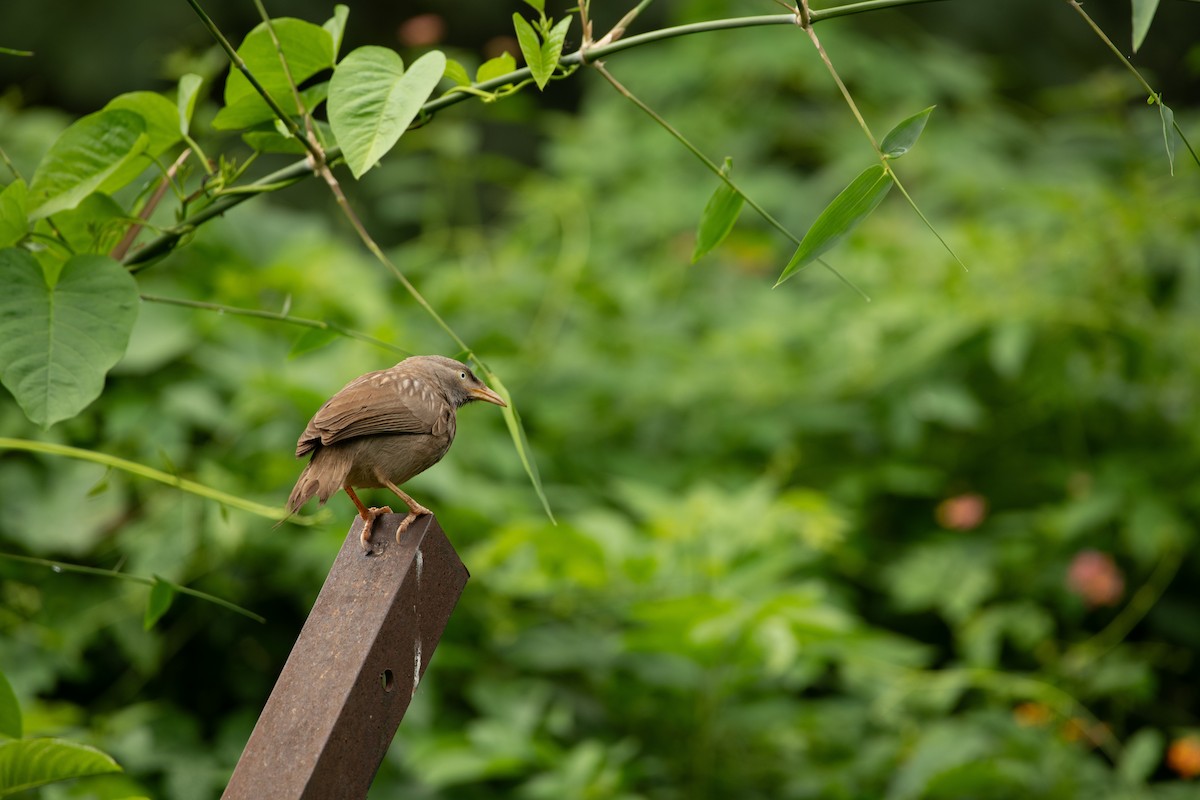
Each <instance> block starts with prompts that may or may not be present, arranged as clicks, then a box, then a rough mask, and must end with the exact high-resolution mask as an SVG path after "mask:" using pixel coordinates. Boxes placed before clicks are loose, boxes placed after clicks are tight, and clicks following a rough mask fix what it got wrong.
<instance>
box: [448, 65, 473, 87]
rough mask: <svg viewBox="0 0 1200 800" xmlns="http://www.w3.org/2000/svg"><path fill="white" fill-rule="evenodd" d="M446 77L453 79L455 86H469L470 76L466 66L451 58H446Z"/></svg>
mask: <svg viewBox="0 0 1200 800" xmlns="http://www.w3.org/2000/svg"><path fill="white" fill-rule="evenodd" d="M446 77H447V78H449V79H450V80H452V81H454V85H455V86H470V85H471V76H470V75H469V74H468V73H467V68H466V67H464V66H463V65H462V64H461V63H460V62H458V61H455V60H454V59H453V58H447V59H446Z"/></svg>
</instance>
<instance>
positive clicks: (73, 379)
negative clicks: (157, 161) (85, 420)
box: [0, 112, 138, 428]
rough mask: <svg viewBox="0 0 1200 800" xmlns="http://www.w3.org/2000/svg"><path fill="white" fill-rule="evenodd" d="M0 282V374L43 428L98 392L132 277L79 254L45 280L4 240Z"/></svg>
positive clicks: (125, 322) (118, 349)
mask: <svg viewBox="0 0 1200 800" xmlns="http://www.w3.org/2000/svg"><path fill="white" fill-rule="evenodd" d="M122 113H124V112H122ZM0 285H3V286H4V287H5V291H4V292H3V293H0V382H3V384H4V386H5V387H7V388H8V390H9V391H10V392H12V394H13V396H14V397H15V398H16V400H17V403H18V404H19V405H20V406H21V409H22V410H23V411H24V412H25V415H26V416H28V417H29V419H31V420H32V421H34V422H36V423H37V424H38V425H41V426H42V427H43V428H49V427H50V426H51V425H53V424H54V423H55V422H58V421H59V420H63V419H67V418H69V417H73V416H75V415H76V414H78V413H79V412H80V411H82V410H83V409H84V408H86V407H87V405H88V404H89V403H91V402H92V401H93V400H95V399H96V398H97V397H98V396H99V395H100V391H101V390H102V389H103V388H104V376H105V374H106V373H107V372H108V370H109V369H110V368H112V366H113V365H114V364H116V363H117V361H118V360H119V359H120V357H121V354H122V353H124V352H125V347H126V345H127V344H128V343H129V333H130V331H131V330H132V329H133V323H134V320H135V319H136V318H137V307H138V291H137V284H136V283H135V282H134V280H133V277H132V276H131V275H130V274H129V273H128V272H127V271H126V270H125V269H124V268H123V267H122V266H121V265H120V264H118V263H117V262H116V261H114V260H113V259H111V258H108V257H107V256H97V255H80V256H74V257H73V258H71V259H69V260H68V261H67V262H66V263H65V264H64V265H63V267H62V271H61V272H60V273H59V275H58V279H57V281H56V282H55V284H54V286H49V285H47V282H46V277H45V275H44V274H43V272H42V268H41V267H40V266H39V265H38V263H37V261H36V260H35V259H34V257H33V256H32V255H30V254H29V253H27V252H25V251H23V250H18V249H15V248H8V249H5V250H0Z"/></svg>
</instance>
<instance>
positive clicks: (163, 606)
mask: <svg viewBox="0 0 1200 800" xmlns="http://www.w3.org/2000/svg"><path fill="white" fill-rule="evenodd" d="M174 600H175V584H173V583H171V582H170V581H168V580H166V579H165V578H162V577H159V576H158V575H155V576H154V583H153V584H151V586H150V596H149V597H148V598H147V599H146V615H145V616H144V617H143V618H142V628H143V629H144V630H150V629H151V628H153V627H154V624H155V623H156V622H158V621H159V620H160V619H162V615H163V614H165V613H167V609H169V608H170V607H171V603H172V601H174Z"/></svg>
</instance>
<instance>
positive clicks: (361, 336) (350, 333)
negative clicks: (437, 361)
mask: <svg viewBox="0 0 1200 800" xmlns="http://www.w3.org/2000/svg"><path fill="white" fill-rule="evenodd" d="M141 297H142V299H143V300H145V301H146V302H147V303H165V304H167V305H173V306H183V307H184V308H196V309H201V310H203V311H214V312H216V313H218V314H229V315H231V316H238V317H253V318H255V319H268V320H271V321H273V322H286V323H287V324H289V325H297V326H299V327H302V328H313V329H315V330H322V331H332V332H334V333H336V334H339V335H341V336H345V337H346V338H348V339H357V340H358V341H360V342H366V343H367V344H372V345H375V346H376V347H378V348H381V349H383V350H387V351H389V352H392V353H396V354H399V355H403V356H409V355H412V353H410V352H409V351H407V350H405V349H403V348H400V347H397V346H396V345H394V344H391V343H389V342H385V341H383V340H382V339H376V338H375V337H374V336H368V335H367V334H365V333H362V332H361V331H356V330H354V329H352V328H346V327H343V326H341V325H338V324H337V323H336V322H326V321H325V320H320V319H305V318H304V317H293V316H291V315H289V314H283V313H280V312H278V311H263V310H261V309H256V308H237V307H235V306H226V305H222V304H220V303H206V302H203V301H200V300H184V299H182V298H176V297H159V296H157V295H149V294H144V295H142V296H141Z"/></svg>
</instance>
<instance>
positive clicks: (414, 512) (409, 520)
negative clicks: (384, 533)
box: [396, 505, 433, 543]
mask: <svg viewBox="0 0 1200 800" xmlns="http://www.w3.org/2000/svg"><path fill="white" fill-rule="evenodd" d="M431 514H433V512H432V511H430V510H429V509H428V508H425V506H421V505H419V506H417V507H416V508H414V509H411V510H409V512H408V516H407V517H405V518H404V519H403V521H401V523H400V527H398V528H396V542H397V543H399V541H400V537H401V536H403V535H404V532H405V531H406V530H408V526H409V525H412V524H413V520H415V519H416V518H417V517H424V516H427V515H431Z"/></svg>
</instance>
